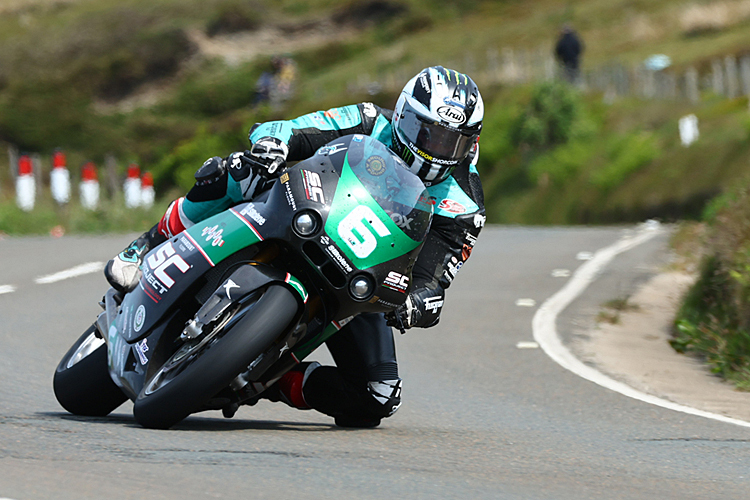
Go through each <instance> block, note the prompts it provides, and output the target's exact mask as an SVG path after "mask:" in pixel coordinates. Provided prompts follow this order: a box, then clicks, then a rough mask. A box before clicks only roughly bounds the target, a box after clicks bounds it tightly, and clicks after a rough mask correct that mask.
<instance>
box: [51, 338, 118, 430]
mask: <svg viewBox="0 0 750 500" xmlns="http://www.w3.org/2000/svg"><path fill="white" fill-rule="evenodd" d="M52 385H53V388H54V390H55V397H56V398H57V401H58V402H59V403H60V405H62V407H63V408H65V409H66V410H68V411H69V412H70V413H72V414H73V415H86V416H93V417H103V416H105V415H109V414H110V413H111V412H112V411H113V410H114V409H115V408H117V407H118V406H120V405H121V404H123V403H124V402H125V401H126V400H127V399H128V398H127V397H126V396H125V394H124V393H123V392H122V390H120V388H119V387H117V385H116V384H115V383H114V382H113V381H112V378H111V377H110V376H109V370H108V368H107V345H106V344H105V343H104V340H103V339H101V338H100V337H98V336H97V335H96V326H94V325H91V327H90V328H89V329H88V330H86V331H85V332H84V333H83V335H81V337H80V338H79V339H78V340H77V341H76V343H75V344H73V347H71V348H70V350H69V351H68V352H67V353H66V354H65V356H63V358H62V360H61V361H60V364H59V365H58V366H57V370H55V376H54V378H53V381H52Z"/></svg>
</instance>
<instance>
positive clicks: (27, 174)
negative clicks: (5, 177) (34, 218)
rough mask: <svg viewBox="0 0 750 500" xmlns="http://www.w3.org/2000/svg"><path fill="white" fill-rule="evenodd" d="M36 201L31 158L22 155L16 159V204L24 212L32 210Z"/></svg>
mask: <svg viewBox="0 0 750 500" xmlns="http://www.w3.org/2000/svg"><path fill="white" fill-rule="evenodd" d="M35 199H36V179H34V172H33V168H32V166H31V158H30V157H29V156H28V155H22V156H21V157H20V158H19V159H18V176H17V177H16V204H17V205H18V208H20V209H21V210H23V211H24V212H30V211H31V210H33V209H34V201H35Z"/></svg>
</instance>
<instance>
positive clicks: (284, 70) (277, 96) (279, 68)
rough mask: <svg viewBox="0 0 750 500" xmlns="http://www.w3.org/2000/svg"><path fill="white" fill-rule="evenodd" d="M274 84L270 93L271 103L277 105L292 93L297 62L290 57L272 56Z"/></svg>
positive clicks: (287, 98)
mask: <svg viewBox="0 0 750 500" xmlns="http://www.w3.org/2000/svg"><path fill="white" fill-rule="evenodd" d="M274 71H275V82H274V83H275V85H274V88H273V92H272V93H271V105H272V106H275V107H277V108H278V107H279V106H280V105H281V103H283V102H284V101H288V100H289V99H290V98H291V97H292V95H293V94H294V83H295V80H296V79H297V63H295V62H294V60H293V59H292V58H291V57H276V58H274Z"/></svg>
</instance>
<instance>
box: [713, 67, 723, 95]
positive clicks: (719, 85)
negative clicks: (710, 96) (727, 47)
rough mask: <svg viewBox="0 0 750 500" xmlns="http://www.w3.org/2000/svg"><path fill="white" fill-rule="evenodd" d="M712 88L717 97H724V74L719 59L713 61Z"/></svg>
mask: <svg viewBox="0 0 750 500" xmlns="http://www.w3.org/2000/svg"><path fill="white" fill-rule="evenodd" d="M711 87H712V88H713V91H714V92H715V93H716V94H717V95H724V72H723V71H722V70H721V61H719V60H718V59H714V60H713V61H711Z"/></svg>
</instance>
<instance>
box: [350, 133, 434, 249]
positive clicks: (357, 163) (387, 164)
mask: <svg viewBox="0 0 750 500" xmlns="http://www.w3.org/2000/svg"><path fill="white" fill-rule="evenodd" d="M348 159H349V166H350V167H351V169H352V171H353V172H354V175H356V177H357V179H358V180H359V181H360V182H361V183H362V185H363V186H364V187H365V189H366V190H367V191H368V192H369V193H370V196H372V197H373V198H374V199H375V201H376V202H377V203H378V205H380V207H381V208H382V209H383V210H385V211H386V213H388V215H389V216H390V217H391V220H393V222H395V223H396V225H397V226H398V227H399V228H400V229H401V230H402V231H403V232H404V233H406V235H407V236H408V237H409V238H411V239H413V240H415V241H422V240H423V239H424V237H425V235H426V233H427V231H428V230H429V228H430V221H431V218H432V204H431V202H430V197H429V195H428V194H427V190H426V188H425V186H424V184H423V183H422V181H421V180H420V179H419V177H417V176H416V175H414V174H413V173H411V172H410V171H409V170H408V169H407V168H406V165H405V164H404V163H403V160H401V158H399V157H398V156H396V155H395V154H394V153H393V152H392V151H391V150H390V149H388V148H387V147H386V146H385V145H384V144H383V143H381V142H379V141H377V140H375V139H373V138H371V137H368V136H361V135H356V136H354V138H353V139H352V141H351V143H350V144H349V153H348Z"/></svg>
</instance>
